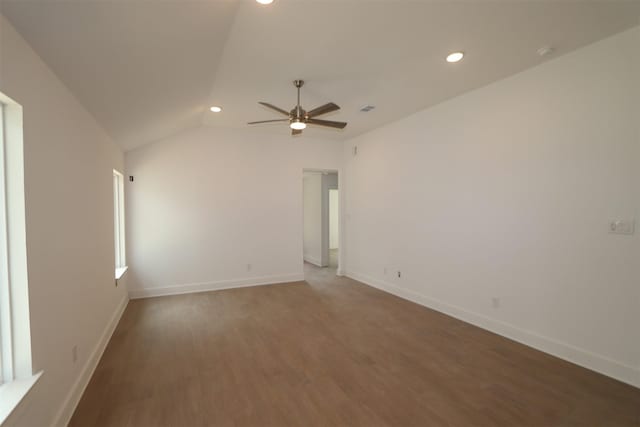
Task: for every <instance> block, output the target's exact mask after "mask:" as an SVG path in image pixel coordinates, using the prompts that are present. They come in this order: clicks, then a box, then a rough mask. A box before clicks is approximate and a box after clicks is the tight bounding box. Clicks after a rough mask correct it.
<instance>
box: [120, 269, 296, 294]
mask: <svg viewBox="0 0 640 427" xmlns="http://www.w3.org/2000/svg"><path fill="white" fill-rule="evenodd" d="M303 280H304V274H303V273H295V274H283V275H278V276H264V277H249V278H245V279H233V280H220V281H217V282H202V283H189V284H184V285H173V286H164V287H161V288H147V289H131V290H129V297H130V298H131V299H138V298H151V297H160V296H167V295H180V294H192V293H196V292H208V291H221V290H223V289H235V288H246V287H249V286H260V285H275V284H277V283H290V282H301V281H303Z"/></svg>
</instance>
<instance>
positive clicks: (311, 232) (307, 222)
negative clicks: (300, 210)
mask: <svg viewBox="0 0 640 427" xmlns="http://www.w3.org/2000/svg"><path fill="white" fill-rule="evenodd" d="M303 183H304V189H303V193H304V196H303V197H304V239H303V254H304V260H305V261H307V262H310V263H311V264H314V265H317V266H319V267H321V266H322V174H320V173H305V175H304V179H303Z"/></svg>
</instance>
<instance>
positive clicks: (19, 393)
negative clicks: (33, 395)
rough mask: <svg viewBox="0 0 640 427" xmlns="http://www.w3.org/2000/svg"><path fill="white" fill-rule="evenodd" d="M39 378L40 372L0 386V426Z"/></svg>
mask: <svg viewBox="0 0 640 427" xmlns="http://www.w3.org/2000/svg"><path fill="white" fill-rule="evenodd" d="M41 376H42V371H40V372H38V373H37V374H35V375H33V376H31V377H30V378H27V379H24V380H14V381H11V382H10V383H6V384H2V385H0V425H2V423H4V422H5V420H6V419H7V418H8V417H9V415H11V413H12V412H13V410H14V409H15V408H16V407H17V406H18V404H19V403H20V401H22V399H23V398H24V397H25V396H26V395H27V393H29V390H31V388H32V387H33V386H34V385H35V383H36V382H38V380H39V379H40V377H41Z"/></svg>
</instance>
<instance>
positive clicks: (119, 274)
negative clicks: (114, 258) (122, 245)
mask: <svg viewBox="0 0 640 427" xmlns="http://www.w3.org/2000/svg"><path fill="white" fill-rule="evenodd" d="M128 269H129V267H127V266H126V265H125V266H124V267H119V268H116V280H120V278H122V276H124V274H125V273H126V272H127V270H128Z"/></svg>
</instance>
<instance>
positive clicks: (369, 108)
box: [360, 105, 376, 113]
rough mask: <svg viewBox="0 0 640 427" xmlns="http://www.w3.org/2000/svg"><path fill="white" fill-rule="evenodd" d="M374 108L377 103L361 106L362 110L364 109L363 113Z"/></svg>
mask: <svg viewBox="0 0 640 427" xmlns="http://www.w3.org/2000/svg"><path fill="white" fill-rule="evenodd" d="M374 108H376V107H375V105H365V106H364V107H362V108H360V111H362V112H363V113H368V112H369V111H371V110H373V109H374Z"/></svg>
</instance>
